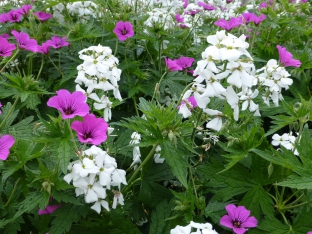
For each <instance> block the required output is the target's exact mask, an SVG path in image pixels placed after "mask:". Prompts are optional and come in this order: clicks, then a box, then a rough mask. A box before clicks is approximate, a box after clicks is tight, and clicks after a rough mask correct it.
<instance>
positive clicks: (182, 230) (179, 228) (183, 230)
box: [170, 225, 192, 234]
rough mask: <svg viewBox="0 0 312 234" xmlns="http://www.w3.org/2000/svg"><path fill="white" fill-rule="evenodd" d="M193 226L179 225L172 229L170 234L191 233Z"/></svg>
mask: <svg viewBox="0 0 312 234" xmlns="http://www.w3.org/2000/svg"><path fill="white" fill-rule="evenodd" d="M191 230H192V227H191V226H190V225H187V226H185V227H183V226H180V225H177V226H176V227H175V228H174V229H171V230H170V234H190V232H191Z"/></svg>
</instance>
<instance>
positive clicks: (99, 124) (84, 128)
mask: <svg viewBox="0 0 312 234" xmlns="http://www.w3.org/2000/svg"><path fill="white" fill-rule="evenodd" d="M71 128H72V129H73V130H75V131H76V132H77V136H78V139H79V141H80V142H82V143H90V144H93V145H99V144H101V143H102V142H104V141H105V140H106V138H107V135H106V132H107V128H108V124H107V123H106V122H105V120H104V119H102V118H96V117H95V115H93V114H87V115H85V116H84V117H83V122H81V121H74V122H73V123H72V125H71Z"/></svg>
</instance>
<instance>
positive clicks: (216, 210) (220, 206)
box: [205, 201, 227, 223]
mask: <svg viewBox="0 0 312 234" xmlns="http://www.w3.org/2000/svg"><path fill="white" fill-rule="evenodd" d="M226 205H227V203H226V202H218V201H213V202H209V203H208V205H207V206H206V208H205V216H206V217H209V218H211V220H212V222H213V223H219V221H220V218H221V216H222V215H223V214H224V212H225V209H224V207H225V206H226Z"/></svg>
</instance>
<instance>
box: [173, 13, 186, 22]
mask: <svg viewBox="0 0 312 234" xmlns="http://www.w3.org/2000/svg"><path fill="white" fill-rule="evenodd" d="M174 18H175V19H176V21H177V22H178V23H183V22H184V18H183V17H181V15H180V14H176V15H175V16H174Z"/></svg>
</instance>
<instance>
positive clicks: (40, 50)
mask: <svg viewBox="0 0 312 234" xmlns="http://www.w3.org/2000/svg"><path fill="white" fill-rule="evenodd" d="M50 47H51V46H50V43H48V42H44V43H42V45H41V46H38V53H40V54H48V53H49V52H50Z"/></svg>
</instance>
